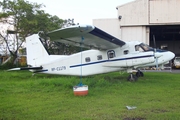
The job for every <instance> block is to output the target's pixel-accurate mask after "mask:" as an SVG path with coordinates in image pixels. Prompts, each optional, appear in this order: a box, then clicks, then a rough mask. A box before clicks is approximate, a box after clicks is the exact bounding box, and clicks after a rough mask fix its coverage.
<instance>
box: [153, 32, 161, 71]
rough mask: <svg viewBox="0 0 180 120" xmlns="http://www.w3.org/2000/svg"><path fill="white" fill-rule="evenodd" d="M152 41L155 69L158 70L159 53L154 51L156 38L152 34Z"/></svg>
mask: <svg viewBox="0 0 180 120" xmlns="http://www.w3.org/2000/svg"><path fill="white" fill-rule="evenodd" d="M153 41H154V57H155V59H156V70H158V58H159V57H160V55H158V53H157V52H156V39H155V36H154V35H153Z"/></svg>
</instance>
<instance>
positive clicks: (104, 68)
mask: <svg viewBox="0 0 180 120" xmlns="http://www.w3.org/2000/svg"><path fill="white" fill-rule="evenodd" d="M46 35H47V36H48V37H50V40H51V41H58V42H61V43H65V44H69V45H74V46H80V47H85V48H89V50H85V51H81V52H78V53H75V54H72V55H50V54H48V52H47V50H46V49H45V48H44V46H43V44H42V39H43V38H42V37H41V35H40V33H38V34H33V35H31V36H29V37H27V38H26V52H27V64H28V67H25V68H13V69H10V70H30V71H32V72H33V73H45V74H58V75H73V76H89V75H95V74H102V73H109V72H115V71H127V73H130V75H129V76H128V78H127V80H129V81H136V80H137V79H138V77H141V76H144V74H143V72H141V71H140V70H139V68H144V67H148V66H156V65H162V64H165V63H167V62H169V61H170V60H171V59H173V58H174V56H175V55H174V53H173V52H170V51H165V50H161V49H155V48H152V47H149V46H148V45H147V44H144V43H142V42H139V41H132V42H125V41H122V40H120V39H118V38H116V37H114V36H112V35H110V34H108V33H106V32H104V31H103V30H101V29H99V28H97V27H95V26H93V25H74V26H69V27H66V28H61V29H57V30H54V31H51V32H48V33H47V34H46ZM134 70H136V72H137V73H136V74H134Z"/></svg>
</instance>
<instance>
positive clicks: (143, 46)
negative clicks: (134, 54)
mask: <svg viewBox="0 0 180 120" xmlns="http://www.w3.org/2000/svg"><path fill="white" fill-rule="evenodd" d="M135 49H136V51H153V48H152V47H149V45H147V44H144V43H141V44H139V45H136V46H135Z"/></svg>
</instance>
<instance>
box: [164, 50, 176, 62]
mask: <svg viewBox="0 0 180 120" xmlns="http://www.w3.org/2000/svg"><path fill="white" fill-rule="evenodd" d="M166 57H167V58H168V59H169V60H172V59H173V58H174V57H175V54H174V53H173V52H170V51H168V52H167V56H166Z"/></svg>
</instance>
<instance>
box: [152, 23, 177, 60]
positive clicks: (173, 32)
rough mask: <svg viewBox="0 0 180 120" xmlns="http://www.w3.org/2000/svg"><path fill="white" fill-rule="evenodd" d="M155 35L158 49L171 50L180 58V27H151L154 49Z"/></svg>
mask: <svg viewBox="0 0 180 120" xmlns="http://www.w3.org/2000/svg"><path fill="white" fill-rule="evenodd" d="M153 35H154V36H155V40H156V48H160V49H165V50H169V51H172V52H174V53H175V54H176V56H180V25H155V26H150V46H152V47H154V42H153Z"/></svg>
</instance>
